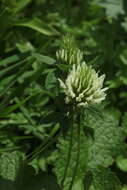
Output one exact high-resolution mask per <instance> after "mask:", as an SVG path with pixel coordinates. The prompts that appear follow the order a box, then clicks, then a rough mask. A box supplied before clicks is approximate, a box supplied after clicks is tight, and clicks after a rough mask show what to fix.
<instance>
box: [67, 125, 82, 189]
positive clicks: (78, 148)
mask: <svg viewBox="0 0 127 190" xmlns="http://www.w3.org/2000/svg"><path fill="white" fill-rule="evenodd" d="M80 133H81V126H80V124H79V125H78V128H77V159H76V165H75V169H74V173H73V176H72V181H71V184H70V187H69V190H71V189H72V186H73V184H74V180H75V177H76V174H77V170H78V165H79V158H80Z"/></svg>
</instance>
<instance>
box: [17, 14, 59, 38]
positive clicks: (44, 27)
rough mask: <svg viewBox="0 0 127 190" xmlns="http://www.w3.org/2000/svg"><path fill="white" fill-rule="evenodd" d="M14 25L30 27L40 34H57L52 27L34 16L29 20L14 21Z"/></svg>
mask: <svg viewBox="0 0 127 190" xmlns="http://www.w3.org/2000/svg"><path fill="white" fill-rule="evenodd" d="M15 26H22V27H27V28H31V29H33V30H36V31H37V32H40V33H41V34H45V35H47V36H52V35H56V34H58V32H56V30H55V29H54V28H52V27H51V26H49V25H48V24H46V23H44V22H43V21H41V20H40V19H38V18H34V19H32V20H30V21H22V22H17V23H15Z"/></svg>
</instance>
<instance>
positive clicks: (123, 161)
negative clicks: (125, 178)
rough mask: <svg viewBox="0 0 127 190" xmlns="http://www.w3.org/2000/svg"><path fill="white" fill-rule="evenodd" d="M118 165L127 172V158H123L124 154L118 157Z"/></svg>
mask: <svg viewBox="0 0 127 190" xmlns="http://www.w3.org/2000/svg"><path fill="white" fill-rule="evenodd" d="M116 164H117V166H118V167H119V168H120V169H121V170H122V171H124V172H127V158H123V157H122V156H119V157H118V158H117V159H116Z"/></svg>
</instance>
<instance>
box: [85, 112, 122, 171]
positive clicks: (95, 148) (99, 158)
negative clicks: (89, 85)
mask: <svg viewBox="0 0 127 190" xmlns="http://www.w3.org/2000/svg"><path fill="white" fill-rule="evenodd" d="M84 122H85V123H86V125H88V127H91V128H92V129H93V130H94V140H93V145H92V147H91V150H90V154H91V159H90V161H89V167H92V168H96V167H98V166H104V167H108V166H110V165H112V163H113V161H114V158H116V157H117V156H118V155H120V154H122V153H123V152H124V151H125V145H124V138H125V136H124V133H123V128H122V127H119V125H118V124H119V116H118V113H115V112H114V111H112V110H111V111H110V112H104V113H103V118H99V117H98V119H97V118H96V117H95V116H92V115H91V116H88V117H87V120H86V121H84Z"/></svg>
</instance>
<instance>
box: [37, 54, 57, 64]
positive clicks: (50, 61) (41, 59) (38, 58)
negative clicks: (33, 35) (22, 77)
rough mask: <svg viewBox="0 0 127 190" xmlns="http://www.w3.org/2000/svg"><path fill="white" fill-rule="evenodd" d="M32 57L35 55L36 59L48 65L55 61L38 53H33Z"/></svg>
mask: <svg viewBox="0 0 127 190" xmlns="http://www.w3.org/2000/svg"><path fill="white" fill-rule="evenodd" d="M33 57H35V58H36V59H37V60H38V61H40V62H42V63H46V64H48V65H52V64H54V63H55V60H54V59H53V58H51V57H48V56H44V55H41V54H39V53H33Z"/></svg>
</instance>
